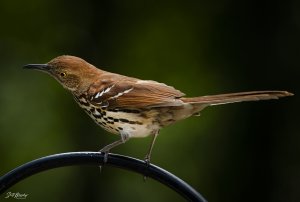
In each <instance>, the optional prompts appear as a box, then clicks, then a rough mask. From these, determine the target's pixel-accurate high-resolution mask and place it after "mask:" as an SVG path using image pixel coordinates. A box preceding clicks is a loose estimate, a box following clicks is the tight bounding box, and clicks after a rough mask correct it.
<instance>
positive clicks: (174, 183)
mask: <svg viewBox="0 0 300 202" xmlns="http://www.w3.org/2000/svg"><path fill="white" fill-rule="evenodd" d="M103 160H104V154H102V153H99V152H69V153H62V154H54V155H50V156H46V157H42V158H40V159H36V160H33V161H31V162H28V163H26V164H24V165H21V166H20V167H17V168H15V169H14V170H12V171H10V172H8V173H7V174H5V175H3V176H2V177H0V194H2V193H3V192H5V191H6V190H7V189H9V188H10V187H11V186H13V185H14V184H16V183H17V182H19V181H21V180H23V179H25V178H27V177H29V176H31V175H34V174H36V173H39V172H42V171H45V170H49V169H53V168H58V167H64V166H73V165H81V164H88V165H103V164H104V162H103ZM105 165H109V166H114V167H118V168H121V169H126V170H130V171H133V172H137V173H140V174H142V175H144V176H147V177H150V178H153V179H155V180H157V181H159V182H161V183H163V184H165V185H166V186H168V187H170V188H171V189H173V190H174V191H176V192H177V193H179V194H180V195H181V196H183V197H184V198H186V199H187V200H189V201H206V200H205V199H204V198H203V197H202V196H201V194H200V193H198V192H197V191H196V190H195V189H193V188H192V187H191V186H190V185H188V184H187V183H186V182H184V181H183V180H181V179H180V178H178V177H176V176H175V175H173V174H171V173H169V172H168V171H166V170H164V169H162V168H160V167H158V166H155V165H152V164H150V165H147V164H146V163H145V162H144V161H141V160H138V159H135V158H132V157H127V156H122V155H117V154H108V159H107V162H106V163H105Z"/></svg>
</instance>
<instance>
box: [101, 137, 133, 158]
mask: <svg viewBox="0 0 300 202" xmlns="http://www.w3.org/2000/svg"><path fill="white" fill-rule="evenodd" d="M120 136H121V139H119V140H117V141H115V142H113V143H111V144H109V145H106V146H105V147H103V148H102V149H101V150H100V151H99V152H104V163H106V162H107V157H108V152H109V151H110V150H111V149H112V148H114V147H116V146H118V145H120V144H123V143H125V142H126V141H127V140H129V135H128V133H125V132H121V133H120Z"/></svg>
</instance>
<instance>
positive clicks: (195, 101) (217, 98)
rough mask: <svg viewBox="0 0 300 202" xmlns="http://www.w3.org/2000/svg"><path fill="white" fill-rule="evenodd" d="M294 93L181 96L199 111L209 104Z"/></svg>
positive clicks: (261, 92) (253, 92) (276, 96)
mask: <svg viewBox="0 0 300 202" xmlns="http://www.w3.org/2000/svg"><path fill="white" fill-rule="evenodd" d="M292 95H293V94H292V93H290V92H287V91H249V92H240V93H228V94H219V95H208V96H200V97H193V98H181V100H182V101H183V102H184V103H187V104H192V105H193V106H194V107H195V109H194V112H195V113H196V112H199V111H201V110H202V109H204V108H205V107H207V106H213V105H221V104H228V103H235V102H244V101H258V100H270V99H278V98H281V97H286V96H292Z"/></svg>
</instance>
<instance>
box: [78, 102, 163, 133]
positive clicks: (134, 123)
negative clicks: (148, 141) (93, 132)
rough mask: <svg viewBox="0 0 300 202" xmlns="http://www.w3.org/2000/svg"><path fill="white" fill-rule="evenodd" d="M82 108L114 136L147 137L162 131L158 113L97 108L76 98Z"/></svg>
mask: <svg viewBox="0 0 300 202" xmlns="http://www.w3.org/2000/svg"><path fill="white" fill-rule="evenodd" d="M75 100H76V102H77V103H78V104H79V105H80V107H81V108H83V109H84V110H85V112H86V113H87V114H88V115H89V116H90V117H91V118H92V119H93V120H94V121H95V122H96V123H97V124H98V125H99V126H101V127H102V128H103V129H105V130H106V131H108V132H110V133H113V134H120V133H122V132H125V133H127V134H128V135H129V137H146V136H148V135H150V134H153V133H154V132H155V131H157V130H158V129H160V124H159V123H158V122H157V121H156V119H155V117H156V112H155V111H151V110H141V109H118V108H114V109H110V108H107V107H101V106H95V105H93V104H92V103H90V102H88V101H87V99H86V98H84V97H80V98H76V97H75Z"/></svg>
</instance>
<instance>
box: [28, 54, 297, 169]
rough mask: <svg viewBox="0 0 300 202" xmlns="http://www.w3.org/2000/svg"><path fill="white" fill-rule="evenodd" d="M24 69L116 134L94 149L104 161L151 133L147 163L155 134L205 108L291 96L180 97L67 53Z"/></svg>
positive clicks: (168, 88)
mask: <svg viewBox="0 0 300 202" xmlns="http://www.w3.org/2000/svg"><path fill="white" fill-rule="evenodd" d="M24 68H25V69H34V70H39V71H42V72H45V73H47V74H49V75H50V76H52V77H53V78H55V79H56V80H57V81H58V82H59V83H60V84H61V85H62V86H63V87H64V88H65V89H67V90H68V91H70V92H71V94H72V95H73V97H74V99H75V101H76V102H77V103H78V104H79V106H80V107H81V108H83V109H84V111H85V112H86V113H87V114H88V115H89V116H90V117H91V118H92V119H93V120H94V121H95V122H96V123H97V124H98V125H99V126H101V127H102V128H103V129H105V130H106V131H108V132H110V133H113V134H117V135H119V136H120V138H119V139H118V140H116V141H114V142H112V143H111V144H108V145H106V146H105V147H103V148H102V149H101V150H100V151H99V152H103V153H104V156H105V161H107V155H108V153H109V152H110V150H111V149H112V148H114V147H116V146H118V145H121V144H123V143H125V142H126V141H128V140H129V139H131V138H142V137H147V136H149V135H151V136H152V141H151V144H150V147H149V149H148V152H147V154H146V156H145V162H147V164H149V163H150V159H151V154H152V150H153V146H154V143H155V141H156V138H157V136H158V135H159V131H160V130H161V129H162V128H165V127H166V126H169V125H171V124H174V123H176V122H178V121H180V120H183V119H186V118H188V117H191V116H199V114H200V111H202V110H203V109H204V108H206V107H209V106H214V105H221V104H228V103H236V102H244V101H258V100H269V99H278V98H281V97H286V96H292V95H293V94H292V93H290V92H288V91H279V90H265V91H249V92H238V93H226V94H218V95H206V96H199V97H186V96H185V94H184V93H182V92H181V91H180V90H177V89H175V88H174V87H172V86H169V85H166V84H164V83H160V82H157V81H153V80H141V79H138V78H133V77H128V76H124V75H120V74H116V73H111V72H108V71H104V70H101V69H99V68H97V67H95V66H94V65H92V64H90V63H88V62H87V61H85V60H83V59H81V58H79V57H76V56H70V55H62V56H58V57H56V58H54V59H52V60H51V61H50V62H48V63H45V64H27V65H25V66H24Z"/></svg>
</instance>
